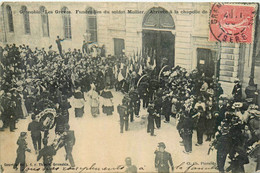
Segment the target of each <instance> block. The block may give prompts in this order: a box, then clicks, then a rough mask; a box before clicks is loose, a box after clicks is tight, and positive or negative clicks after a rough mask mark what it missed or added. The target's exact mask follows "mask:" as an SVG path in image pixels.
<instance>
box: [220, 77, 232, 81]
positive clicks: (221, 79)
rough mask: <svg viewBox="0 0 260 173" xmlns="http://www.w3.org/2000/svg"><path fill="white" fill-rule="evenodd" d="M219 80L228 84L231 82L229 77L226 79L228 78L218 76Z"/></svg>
mask: <svg viewBox="0 0 260 173" xmlns="http://www.w3.org/2000/svg"><path fill="white" fill-rule="evenodd" d="M219 80H220V81H224V82H230V81H231V77H228V76H219Z"/></svg>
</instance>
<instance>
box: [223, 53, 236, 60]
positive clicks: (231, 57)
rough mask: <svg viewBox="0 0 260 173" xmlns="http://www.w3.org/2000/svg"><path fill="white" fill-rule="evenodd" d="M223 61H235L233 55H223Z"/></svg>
mask: <svg viewBox="0 0 260 173" xmlns="http://www.w3.org/2000/svg"><path fill="white" fill-rule="evenodd" d="M221 59H228V60H234V55H233V54H221Z"/></svg>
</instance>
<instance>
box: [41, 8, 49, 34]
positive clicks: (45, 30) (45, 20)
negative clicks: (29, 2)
mask: <svg viewBox="0 0 260 173" xmlns="http://www.w3.org/2000/svg"><path fill="white" fill-rule="evenodd" d="M45 10H46V8H45V7H43V6H42V7H40V11H41V19H42V35H43V36H44V37H49V19H48V14H47V13H45Z"/></svg>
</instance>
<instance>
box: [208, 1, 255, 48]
mask: <svg viewBox="0 0 260 173" xmlns="http://www.w3.org/2000/svg"><path fill="white" fill-rule="evenodd" d="M255 11H256V9H255V7H254V6H248V5H242V4H241V5H232V4H224V3H214V4H212V6H211V13H210V23H209V26H210V35H209V41H220V42H230V43H252V32H253V26H254V25H253V24H254V16H255Z"/></svg>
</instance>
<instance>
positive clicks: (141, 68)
mask: <svg viewBox="0 0 260 173" xmlns="http://www.w3.org/2000/svg"><path fill="white" fill-rule="evenodd" d="M142 72H143V67H142V66H141V65H140V66H139V71H138V74H139V75H140V76H141V75H142Z"/></svg>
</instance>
